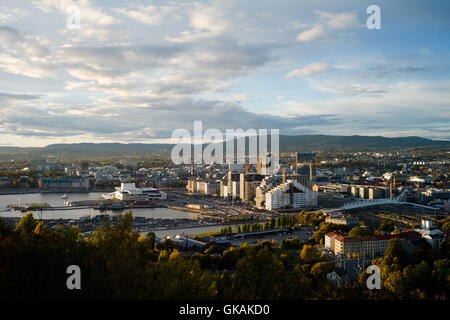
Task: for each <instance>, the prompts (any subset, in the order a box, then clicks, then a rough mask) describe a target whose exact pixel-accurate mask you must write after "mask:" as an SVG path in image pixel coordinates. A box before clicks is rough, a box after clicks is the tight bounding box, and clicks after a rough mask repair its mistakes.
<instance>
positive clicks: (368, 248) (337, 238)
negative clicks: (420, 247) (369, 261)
mask: <svg viewBox="0 0 450 320" xmlns="http://www.w3.org/2000/svg"><path fill="white" fill-rule="evenodd" d="M394 238H399V239H401V240H402V243H403V244H404V245H405V246H406V245H409V242H411V241H415V240H419V239H420V238H421V235H420V234H419V233H417V232H415V231H407V232H402V233H400V234H390V235H377V236H364V237H348V236H347V235H346V234H337V233H335V232H329V233H327V234H326V235H325V247H326V248H328V249H330V250H331V251H333V252H334V253H335V254H336V255H338V254H342V255H348V254H350V255H351V254H354V253H355V254H359V255H361V256H376V255H383V254H384V252H385V251H386V249H387V246H388V242H389V240H391V239H394Z"/></svg>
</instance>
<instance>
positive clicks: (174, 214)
mask: <svg viewBox="0 0 450 320" xmlns="http://www.w3.org/2000/svg"><path fill="white" fill-rule="evenodd" d="M102 194H103V193H101V192H89V193H68V194H67V195H68V199H67V200H69V201H76V200H98V199H101V198H102ZM62 195H63V193H29V194H11V195H9V194H8V195H0V217H19V218H20V217H22V216H23V215H24V214H25V213H24V212H21V211H16V210H12V211H6V212H5V211H4V210H6V206H7V205H9V204H19V199H20V203H21V204H26V203H48V204H49V205H50V206H52V207H62V206H64V201H65V199H61V196H62ZM125 212H126V209H125V210H124V211H111V210H108V212H107V213H108V214H109V215H111V216H115V215H118V214H120V213H125ZM99 214H104V211H103V212H100V211H99V210H94V209H92V208H84V209H74V210H49V211H42V217H41V212H40V211H33V216H34V217H35V218H36V219H79V218H81V217H86V216H91V217H94V216H96V215H99ZM133 216H136V217H146V218H155V219H156V218H160V219H185V218H187V219H194V217H195V214H192V213H189V212H184V211H178V210H172V209H167V208H134V209H133Z"/></svg>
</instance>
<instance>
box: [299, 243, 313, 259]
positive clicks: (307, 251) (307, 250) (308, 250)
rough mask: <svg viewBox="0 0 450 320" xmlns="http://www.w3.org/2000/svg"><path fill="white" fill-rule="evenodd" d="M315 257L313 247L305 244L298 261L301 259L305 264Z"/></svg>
mask: <svg viewBox="0 0 450 320" xmlns="http://www.w3.org/2000/svg"><path fill="white" fill-rule="evenodd" d="M315 256H316V250H315V249H314V247H313V246H311V245H309V244H305V245H304V246H303V249H302V251H301V253H300V259H302V260H303V261H305V262H307V263H310V262H313V261H314V260H315Z"/></svg>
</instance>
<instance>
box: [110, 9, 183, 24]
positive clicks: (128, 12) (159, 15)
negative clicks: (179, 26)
mask: <svg viewBox="0 0 450 320" xmlns="http://www.w3.org/2000/svg"><path fill="white" fill-rule="evenodd" d="M115 11H116V12H118V13H120V14H123V15H125V16H127V17H128V18H130V19H133V20H136V21H137V22H140V23H143V24H148V25H151V26H157V25H160V24H162V23H163V22H165V21H167V20H171V21H173V20H175V19H177V18H179V16H178V15H177V11H178V9H177V7H171V6H153V5H147V6H144V5H140V6H137V7H136V8H134V9H132V8H117V9H115Z"/></svg>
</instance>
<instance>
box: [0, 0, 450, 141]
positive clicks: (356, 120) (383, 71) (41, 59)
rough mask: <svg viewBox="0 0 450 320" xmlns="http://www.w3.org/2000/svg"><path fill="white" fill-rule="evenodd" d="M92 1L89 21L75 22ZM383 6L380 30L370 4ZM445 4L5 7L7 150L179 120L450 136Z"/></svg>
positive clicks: (0, 96)
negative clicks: (371, 20) (371, 24)
mask: <svg viewBox="0 0 450 320" xmlns="http://www.w3.org/2000/svg"><path fill="white" fill-rule="evenodd" d="M72 5H76V6H78V7H79V9H80V22H81V24H80V28H79V29H77V28H75V29H72V28H68V26H67V21H68V19H69V17H70V13H68V12H67V9H68V8H69V7H71V6H72ZM370 5H378V6H379V7H380V9H381V29H379V30H377V29H375V30H369V29H368V28H367V26H366V19H367V18H368V17H369V14H367V13H366V9H367V7H368V6H370ZM449 9H450V4H449V3H448V2H445V1H434V2H432V3H423V2H421V1H408V2H395V3H393V2H386V1H345V2H344V3H339V4H338V3H335V2H334V1H322V2H321V3H317V2H315V1H302V2H299V1H281V2H277V3H273V2H270V1H248V2H244V3H241V2H239V1H226V2H223V1H202V2H189V3H187V2H177V1H173V2H166V1H153V2H151V3H149V2H146V1H93V0H82V1H69V0H67V1H66V0H61V1H57V0H43V1H9V0H7V1H2V5H0V111H1V113H0V135H1V136H2V139H1V141H0V145H2V146H21V147H31V146H45V145H49V144H53V143H79V142H97V143H98V142H121V143H159V142H161V143H166V142H168V139H169V138H170V135H171V132H172V130H174V129H177V128H186V129H188V130H192V124H193V123H194V121H198V120H202V121H203V123H204V126H205V129H206V128H218V129H220V130H223V129H225V128H236V129H237V128H244V129H246V128H267V129H271V128H275V129H278V128H279V129H280V134H289V135H300V134H332V135H353V134H357V135H368V136H370V135H373V136H375V135H376V136H378V135H381V136H386V137H402V136H421V137H425V138H431V139H438V140H450V134H449V132H450V130H449V126H448V123H450V121H449V120H450V107H449V101H450V93H449V92H450V90H448V89H449V88H450V79H449V75H450V73H449V61H450V59H449V58H450V50H449V41H448V40H449V32H448V30H449V24H450V19H448V18H449V17H448V12H450V10H449Z"/></svg>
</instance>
